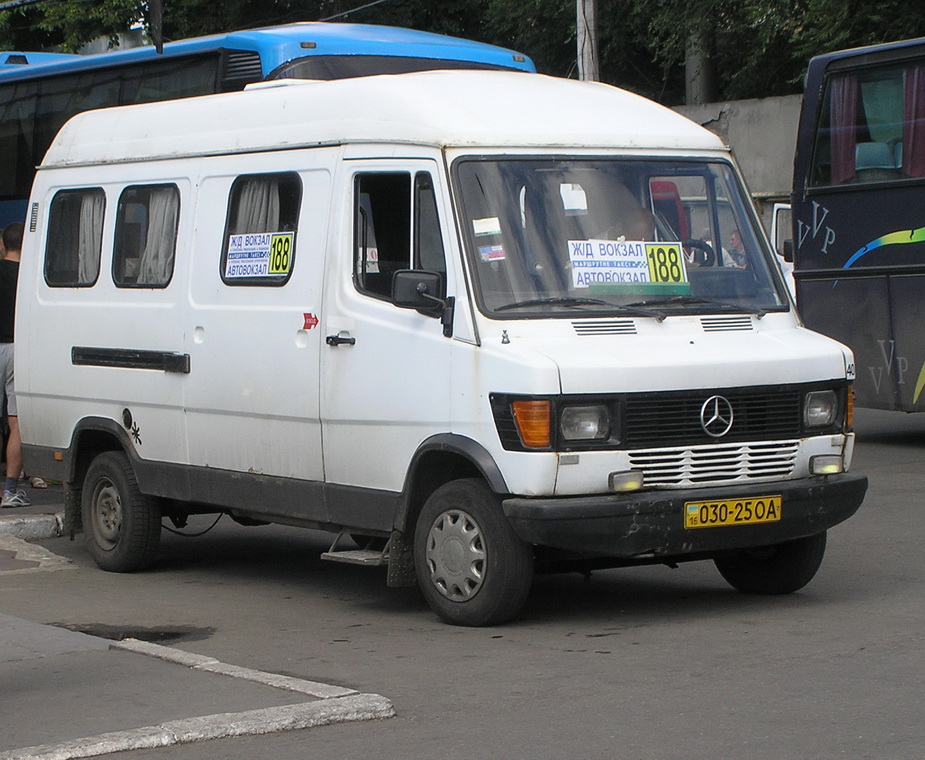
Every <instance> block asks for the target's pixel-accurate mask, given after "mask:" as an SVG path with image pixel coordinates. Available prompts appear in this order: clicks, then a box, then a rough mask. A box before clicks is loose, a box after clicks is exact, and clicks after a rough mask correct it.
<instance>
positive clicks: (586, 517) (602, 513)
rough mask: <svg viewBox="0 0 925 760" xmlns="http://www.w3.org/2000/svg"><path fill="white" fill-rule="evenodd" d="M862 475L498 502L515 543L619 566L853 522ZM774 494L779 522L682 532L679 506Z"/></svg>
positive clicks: (751, 543)
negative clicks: (778, 503)
mask: <svg viewBox="0 0 925 760" xmlns="http://www.w3.org/2000/svg"><path fill="white" fill-rule="evenodd" d="M866 491H867V478H866V477H865V476H863V475H850V474H843V475H831V476H827V477H812V478H805V479H803V480H788V481H777V482H771V483H762V484H758V485H756V484H753V483H749V484H747V485H742V484H735V483H732V484H730V485H728V486H722V487H716V486H711V487H710V488H696V489H693V488H692V489H686V490H682V491H641V492H638V493H633V494H606V495H602V496H576V497H560V498H540V499H530V498H521V497H513V498H508V499H505V500H504V501H503V508H504V514H505V515H506V516H507V518H508V520H510V522H511V524H512V525H513V527H514V530H515V531H516V532H517V534H518V536H520V538H521V539H523V540H524V541H527V542H528V543H531V544H537V545H539V546H548V547H552V548H556V549H564V550H567V551H572V552H579V553H581V554H590V555H597V556H605V557H620V558H626V559H632V558H638V559H645V558H665V559H666V560H667V559H670V558H673V557H676V558H683V557H684V556H685V555H703V554H710V553H714V552H715V553H720V552H723V551H729V550H735V549H747V548H751V547H758V546H769V545H771V544H777V543H781V542H783V541H789V540H791V539H794V538H802V537H803V536H811V535H814V534H816V533H822V532H823V531H825V530H828V529H829V528H831V527H832V526H833V525H837V524H838V523H840V522H842V521H843V520H847V519H848V518H849V517H851V515H853V514H854V513H855V512H856V511H857V510H858V507H860V506H861V502H862V501H863V499H864V494H865V492H866ZM767 494H780V496H781V520H780V521H779V522H773V523H762V524H759V525H735V526H722V527H714V528H698V529H696V530H688V529H685V527H684V515H683V510H684V502H687V501H705V500H711V499H720V498H721V499H725V500H731V499H744V498H748V497H751V496H761V495H767Z"/></svg>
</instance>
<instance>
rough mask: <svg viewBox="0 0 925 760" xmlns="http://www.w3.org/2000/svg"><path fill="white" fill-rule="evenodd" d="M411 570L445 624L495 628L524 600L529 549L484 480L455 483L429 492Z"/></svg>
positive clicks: (530, 560)
mask: <svg viewBox="0 0 925 760" xmlns="http://www.w3.org/2000/svg"><path fill="white" fill-rule="evenodd" d="M414 565H415V572H416V573H417V579H418V585H419V586H420V588H421V592H422V593H423V594H424V598H425V599H426V600H427V603H428V604H429V605H430V607H431V609H433V610H434V612H436V613H437V615H439V616H440V618H441V619H442V620H443V621H444V622H446V623H450V624H451V625H462V626H488V625H497V624H499V623H504V622H507V621H508V620H511V619H512V618H514V617H516V616H517V614H518V613H519V612H520V610H521V608H522V607H523V605H524V602H526V600H527V596H528V595H529V593H530V584H531V583H532V582H533V547H532V546H530V545H529V544H527V543H524V542H523V541H521V540H520V538H519V537H518V536H517V534H516V533H515V532H514V529H513V528H512V527H511V524H510V523H509V522H508V521H507V519H506V518H505V517H504V514H503V513H502V511H501V501H500V499H499V498H498V497H497V496H496V495H495V494H494V493H493V492H492V491H491V489H489V487H488V485H487V484H486V483H485V482H484V481H482V480H479V479H471V480H454V481H451V482H449V483H446V484H444V485H442V486H440V488H438V489H437V490H436V491H434V492H433V494H431V496H430V498H429V499H428V500H427V502H426V503H425V504H424V508H423V509H422V510H421V514H420V515H419V516H418V520H417V524H416V526H415V531H414Z"/></svg>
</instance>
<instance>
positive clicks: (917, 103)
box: [809, 62, 925, 187]
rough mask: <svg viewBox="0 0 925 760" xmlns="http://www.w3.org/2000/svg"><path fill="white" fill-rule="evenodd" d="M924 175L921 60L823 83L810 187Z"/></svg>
mask: <svg viewBox="0 0 925 760" xmlns="http://www.w3.org/2000/svg"><path fill="white" fill-rule="evenodd" d="M909 177H925V62H911V63H902V64H893V65H890V66H881V67H878V68H873V69H864V70H859V71H851V72H844V73H839V74H833V75H832V76H831V77H829V78H828V79H827V81H826V90H825V97H824V100H823V103H822V109H821V112H820V117H819V128H818V131H817V135H816V142H815V150H814V151H813V164H812V170H811V173H810V176H809V185H810V186H811V187H815V186H824V185H845V184H864V183H870V182H888V181H891V180H898V179H904V178H909Z"/></svg>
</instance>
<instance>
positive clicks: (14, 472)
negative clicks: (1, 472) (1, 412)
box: [6, 415, 22, 491]
mask: <svg viewBox="0 0 925 760" xmlns="http://www.w3.org/2000/svg"><path fill="white" fill-rule="evenodd" d="M7 421H8V423H9V426H10V436H9V438H7V441H6V490H7V491H15V490H16V484H17V483H18V482H19V474H20V473H21V472H22V438H21V437H20V435H19V417H17V416H15V415H8V416H7ZM11 478H12V481H11ZM11 482H12V484H13V485H12V487H10V483H11Z"/></svg>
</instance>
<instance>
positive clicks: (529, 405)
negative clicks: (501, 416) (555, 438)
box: [511, 401, 552, 449]
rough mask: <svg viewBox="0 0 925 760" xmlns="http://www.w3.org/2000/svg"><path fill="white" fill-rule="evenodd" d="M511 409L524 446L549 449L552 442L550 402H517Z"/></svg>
mask: <svg viewBox="0 0 925 760" xmlns="http://www.w3.org/2000/svg"><path fill="white" fill-rule="evenodd" d="M511 408H512V411H513V412H514V422H515V423H516V425H517V432H518V433H519V434H520V440H521V441H523V444H524V446H527V447H529V448H531V449H545V448H549V446H550V444H551V442H552V433H551V427H552V404H551V403H550V402H549V401H515V402H514V403H513V404H511Z"/></svg>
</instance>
